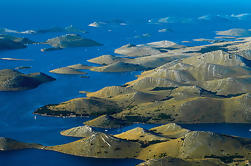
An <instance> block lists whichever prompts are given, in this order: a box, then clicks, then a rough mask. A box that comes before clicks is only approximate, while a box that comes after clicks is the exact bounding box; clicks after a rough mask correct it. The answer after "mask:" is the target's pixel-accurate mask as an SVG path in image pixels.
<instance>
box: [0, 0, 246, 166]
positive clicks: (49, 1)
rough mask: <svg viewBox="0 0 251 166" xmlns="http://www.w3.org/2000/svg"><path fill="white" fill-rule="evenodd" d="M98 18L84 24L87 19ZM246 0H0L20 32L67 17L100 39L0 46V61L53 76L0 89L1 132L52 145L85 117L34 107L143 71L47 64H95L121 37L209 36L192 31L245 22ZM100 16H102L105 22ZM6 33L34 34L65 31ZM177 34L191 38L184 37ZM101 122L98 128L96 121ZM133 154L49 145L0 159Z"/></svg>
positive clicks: (25, 164) (125, 162) (94, 165)
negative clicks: (74, 71)
mask: <svg viewBox="0 0 251 166" xmlns="http://www.w3.org/2000/svg"><path fill="white" fill-rule="evenodd" d="M93 22H98V23H101V24H100V27H90V26H88V25H89V24H90V23H93ZM250 22H251V1H250V0H241V1H240V0H203V1H202V0H36V1H34V0H0V28H8V29H11V30H16V31H19V32H22V31H26V30H40V29H49V28H52V27H66V26H70V25H72V26H73V27H75V28H78V29H83V30H85V31H86V32H87V33H85V34H81V35H82V36H83V37H86V38H90V39H93V40H95V41H97V42H99V43H102V44H103V46H99V47H86V48H67V49H63V50H57V51H51V52H41V51H40V49H42V48H45V47H48V46H46V45H29V46H28V47H27V48H25V49H19V50H8V51H1V52H0V58H17V59H29V61H6V60H0V69H7V68H8V69H14V68H16V67H20V66H28V67H32V68H30V69H22V70H20V71H21V72H23V73H32V72H43V73H46V74H48V75H50V76H52V77H54V78H56V81H53V82H49V83H45V84H42V85H40V86H39V87H37V88H35V89H32V90H27V91H21V92H0V137H8V138H11V139H15V140H18V141H22V142H29V143H39V144H43V145H48V146H51V145H57V144H64V143H68V142H72V141H74V140H77V139H76V138H71V137H64V136H61V135H60V134H59V132H60V131H62V130H64V129H69V128H71V127H76V126H80V125H83V122H84V121H87V120H88V119H90V118H55V117H42V116H35V115H34V114H33V112H34V111H35V110H36V109H37V108H39V107H41V106H44V105H46V104H56V103H60V102H63V101H67V100H70V99H72V98H76V97H85V95H84V94H80V93H79V91H89V92H92V91H97V90H99V89H101V88H103V87H105V86H113V85H123V84H125V83H126V82H128V81H132V80H134V79H136V76H137V75H139V74H140V73H141V72H139V71H138V72H125V73H98V72H91V71H88V70H87V71H86V72H87V73H88V74H87V75H88V76H89V78H80V76H79V75H57V74H53V73H49V71H50V70H52V69H55V68H59V67H64V66H68V65H73V64H79V63H81V64H85V65H94V64H91V63H89V62H87V60H88V59H91V58H94V57H98V56H101V55H109V54H110V55H116V54H115V53H114V49H116V48H119V47H121V46H123V45H125V44H128V43H131V44H144V43H149V42H155V41H161V40H170V41H173V42H176V43H178V44H183V45H187V46H193V45H202V44H207V43H206V42H194V41H192V40H193V39H198V38H207V39H214V37H215V36H216V32H217V31H222V30H228V29H231V28H244V29H250V28H251V24H250ZM103 23H105V24H103ZM63 34H65V33H62V32H58V33H57V32H54V33H46V34H11V35H14V36H18V37H27V38H29V39H31V40H34V41H37V42H43V41H46V40H47V39H49V38H54V37H56V36H60V35H63ZM182 41H191V42H189V43H183V42H182ZM180 125H182V126H183V127H185V128H188V129H190V130H199V131H211V132H216V133H221V134H228V135H234V136H241V137H246V138H251V124H189V125H188V124H180ZM137 126H140V127H143V128H145V129H149V128H151V127H155V126H157V125H152V124H134V125H132V126H128V127H125V128H121V129H110V130H104V132H107V133H109V134H116V133H120V132H123V131H126V130H128V129H132V128H134V127H137ZM97 130H102V129H97ZM140 162H141V161H139V160H135V159H95V158H84V157H76V156H72V155H66V154H62V153H58V152H52V151H42V150H34V149H25V150H17V151H7V152H0V166H16V165H19V166H42V165H43V166H44V165H47V166H57V165H60V166H100V165H102V166H118V165H119V166H133V165H136V164H138V163H140Z"/></svg>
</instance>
